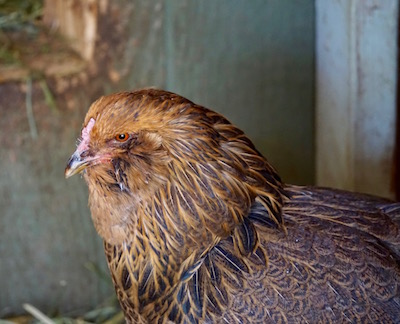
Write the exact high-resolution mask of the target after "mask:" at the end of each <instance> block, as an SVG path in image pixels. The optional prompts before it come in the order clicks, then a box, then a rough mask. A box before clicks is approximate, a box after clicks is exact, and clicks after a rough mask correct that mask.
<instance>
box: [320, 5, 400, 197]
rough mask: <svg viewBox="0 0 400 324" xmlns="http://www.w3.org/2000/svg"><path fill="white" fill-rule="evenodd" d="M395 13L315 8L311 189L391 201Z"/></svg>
mask: <svg viewBox="0 0 400 324" xmlns="http://www.w3.org/2000/svg"><path fill="white" fill-rule="evenodd" d="M398 7H399V4H398V1H397V0H387V1H379V0H368V1H365V0H352V1H348V0H337V1H330V0H318V1H316V26H317V32H316V52H317V57H316V58H317V65H316V70H317V77H316V138H317V139H316V168H317V177H316V179H317V184H318V185H324V186H332V187H337V188H343V189H348V190H354V191H361V192H367V193H371V194H376V195H379V196H386V197H391V198H393V197H394V189H393V188H391V176H392V167H393V158H394V145H395V127H396V126H395V116H396V77H397V76H396V71H397V69H396V66H397V41H396V40H397V23H398Z"/></svg>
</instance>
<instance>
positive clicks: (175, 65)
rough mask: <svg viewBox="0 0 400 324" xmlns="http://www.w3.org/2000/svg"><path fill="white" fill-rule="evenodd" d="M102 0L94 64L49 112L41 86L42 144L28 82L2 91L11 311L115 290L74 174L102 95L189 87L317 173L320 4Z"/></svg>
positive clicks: (1, 251) (306, 174)
mask: <svg viewBox="0 0 400 324" xmlns="http://www.w3.org/2000/svg"><path fill="white" fill-rule="evenodd" d="M60 1H63V0H60ZM71 3H73V2H71ZM99 3H100V4H101V6H100V7H99V8H98V12H99V15H100V16H99V18H98V20H97V21H98V25H97V28H98V31H97V43H96V47H95V49H94V52H93V53H94V55H93V59H92V60H91V61H90V62H89V66H88V69H87V71H86V73H85V74H83V75H82V76H80V77H79V78H71V79H65V80H57V81H56V82H54V80H51V81H50V85H51V87H52V89H53V91H54V93H55V94H56V95H57V100H58V102H59V104H60V111H59V112H51V111H49V108H48V106H46V104H45V102H44V99H43V96H42V95H41V94H40V93H41V92H40V88H39V87H38V86H37V84H36V86H34V93H35V98H36V99H35V100H34V107H33V110H34V115H35V118H36V121H37V129H38V138H37V139H36V140H35V141H33V140H32V139H31V138H30V135H29V127H28V124H27V119H26V113H25V92H24V87H23V86H16V85H7V86H2V88H0V97H1V98H2V100H0V114H1V117H2V118H1V119H0V123H1V124H0V141H1V142H0V143H1V146H0V208H1V211H2V213H1V217H0V317H1V316H4V315H5V314H10V313H15V312H21V311H22V310H21V304H22V303H24V302H30V303H32V304H33V305H34V306H37V307H38V308H39V309H41V310H42V311H44V312H54V311H60V312H62V313H66V312H69V313H71V312H75V313H76V312H82V311H84V310H85V309H88V308H90V307H94V306H95V305H97V304H98V303H99V302H100V301H101V300H104V299H105V298H107V297H108V296H109V295H110V294H111V293H112V292H111V289H110V287H109V286H107V284H105V283H103V282H102V281H101V279H99V278H97V277H96V276H95V275H94V274H93V273H90V271H88V270H87V269H86V268H85V263H86V261H88V260H89V261H92V262H94V263H96V264H99V265H101V266H102V267H103V269H104V256H103V251H102V246H101V242H100V240H99V239H98V237H97V235H96V233H95V231H94V229H93V226H92V224H91V220H90V216H89V212H88V209H87V193H86V187H85V184H84V183H83V180H82V179H80V178H79V177H75V178H72V179H70V180H68V181H65V180H64V179H63V168H64V166H65V162H66V160H67V158H68V156H69V154H71V152H72V150H73V149H74V147H75V139H76V137H77V136H78V134H79V129H80V125H81V123H82V120H83V115H84V113H85V111H86V110H87V108H88V106H89V103H90V102H91V101H92V100H94V99H95V98H96V97H97V96H99V95H100V94H104V93H109V92H112V91H117V90H125V89H131V88H138V87H145V86H158V87H162V88H166V89H168V90H172V91H176V92H178V93H181V94H182V95H185V96H187V97H188V98H190V99H192V100H194V101H196V102H198V103H200V104H203V105H206V106H208V107H210V108H213V109H216V110H219V111H221V112H222V113H224V114H226V115H227V117H228V118H230V119H231V120H232V121H233V122H235V123H237V124H238V125H239V126H240V127H242V128H243V129H244V130H245V131H246V132H247V133H248V134H249V135H250V137H251V138H252V139H253V140H254V142H255V143H256V145H257V146H258V147H259V149H260V150H261V151H262V152H264V153H265V155H266V156H267V157H268V158H269V159H270V160H271V162H272V163H273V164H274V165H275V166H276V167H277V169H278V170H279V171H280V173H281V174H282V176H283V178H284V180H286V181H290V182H296V183H312V182H313V174H314V163H313V161H314V155H313V152H314V148H313V87H314V68H313V66H314V1H312V0H296V1H292V0H283V1H282V0H252V1H239V0H220V1H214V0H202V1H189V0H179V1H178V0H170V1H154V0H151V1H139V0H135V1H131V0H129V1H128V0H118V1H106V0H102V1H100V2H99ZM63 83H66V84H67V85H68V86H63ZM35 89H36V90H35Z"/></svg>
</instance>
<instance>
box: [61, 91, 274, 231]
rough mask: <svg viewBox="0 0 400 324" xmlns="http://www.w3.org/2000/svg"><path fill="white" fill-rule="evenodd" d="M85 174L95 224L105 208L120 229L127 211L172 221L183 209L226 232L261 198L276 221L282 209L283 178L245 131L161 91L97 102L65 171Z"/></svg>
mask: <svg viewBox="0 0 400 324" xmlns="http://www.w3.org/2000/svg"><path fill="white" fill-rule="evenodd" d="M81 171H83V172H84V177H85V179H86V181H87V183H88V185H89V193H90V195H89V196H90V199H91V202H90V206H91V210H92V216H94V220H95V225H96V219H101V218H102V217H103V218H104V219H106V218H105V217H104V213H105V209H107V206H112V208H111V207H109V210H110V215H111V214H112V216H110V217H109V216H107V217H108V218H107V219H106V220H103V221H101V222H100V221H99V222H100V223H105V222H107V223H109V222H111V223H112V224H114V225H115V224H122V225H121V226H122V227H123V224H124V222H127V219H130V218H132V217H133V216H132V213H133V212H132V211H131V214H129V215H127V214H128V212H127V210H132V209H133V208H136V209H137V208H139V207H138V206H141V208H142V210H143V214H146V215H147V214H151V215H154V214H162V217H163V218H164V219H165V218H168V217H170V218H171V222H178V221H179V218H177V217H176V216H175V215H176V214H179V213H181V214H182V213H183V214H184V215H183V216H182V215H181V216H182V217H184V218H185V219H186V220H187V221H188V222H192V221H193V228H194V229H196V228H198V227H199V226H203V225H204V224H205V225H206V227H207V228H209V229H210V231H212V232H214V234H215V233H216V235H218V236H226V235H228V234H229V233H230V231H231V230H232V229H233V228H234V226H235V224H237V223H238V222H241V221H242V220H243V217H245V215H247V213H248V211H249V209H250V206H251V204H252V203H253V202H254V200H255V199H256V198H257V197H258V198H257V199H259V200H260V202H261V203H262V204H264V205H265V206H266V208H268V209H270V210H271V215H272V214H273V215H272V217H273V218H274V217H275V216H276V217H278V216H279V214H280V202H281V183H280V179H279V177H278V176H277V175H276V173H275V171H274V169H273V168H272V167H271V166H270V165H269V164H268V162H267V161H266V160H265V158H264V157H262V156H261V155H260V154H259V153H258V151H257V150H256V149H255V148H254V146H253V144H252V143H251V141H250V140H249V139H248V138H247V137H246V136H245V135H244V133H243V132H242V131H241V130H239V129H238V128H237V127H235V126H234V125H232V124H231V123H229V122H228V121H227V120H226V119H225V118H224V117H223V116H221V115H220V114H218V113H215V112H213V111H211V110H208V109H206V108H203V107H201V106H198V105H196V104H194V103H192V102H191V101H189V100H187V99H185V98H183V97H181V96H178V95H176V94H173V93H170V92H166V91H163V90H155V89H147V90H139V91H135V92H123V93H117V94H114V95H109V96H105V97H102V98H100V99H99V100H97V101H96V102H94V103H93V104H92V106H91V107H90V109H89V111H88V113H87V115H86V118H85V121H84V125H83V129H82V134H81V140H80V143H79V145H78V147H77V149H76V151H75V152H74V154H73V155H72V156H71V159H70V160H69V162H68V165H67V168H66V170H65V176H66V177H70V176H71V175H74V174H76V173H79V172H81ZM121 206H122V207H121ZM132 206H134V207H132ZM149 206H150V207H149ZM157 206H160V209H157ZM116 208H119V209H120V210H119V213H118V212H114V210H115V209H116ZM150 209H151V210H152V211H150V212H149V211H148V210H150ZM140 212H141V211H140V210H136V211H135V212H134V213H133V214H134V215H136V216H134V217H139V216H137V215H139V214H140ZM96 215H97V216H96ZM115 215H117V216H115ZM146 215H144V216H143V217H147V216H146ZM274 215H275V216H274ZM110 219H112V221H110ZM102 226H103V225H98V226H96V227H97V228H98V229H99V227H102ZM107 226H108V225H107ZM110 226H111V225H110ZM118 226H119V225H118ZM179 226H180V225H179V224H178V223H175V225H173V228H174V230H176V229H177V228H179ZM103 227H104V226H103ZM181 227H182V230H184V229H185V228H186V229H187V224H186V225H182V224H181ZM99 232H100V231H99ZM100 234H101V233H100ZM101 235H102V234H101ZM102 236H103V238H104V236H105V235H102Z"/></svg>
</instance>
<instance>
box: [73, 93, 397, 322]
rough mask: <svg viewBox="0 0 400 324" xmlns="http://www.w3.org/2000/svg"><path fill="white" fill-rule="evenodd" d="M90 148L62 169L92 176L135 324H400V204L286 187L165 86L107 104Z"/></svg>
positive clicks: (99, 220)
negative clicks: (120, 138) (124, 137)
mask: <svg viewBox="0 0 400 324" xmlns="http://www.w3.org/2000/svg"><path fill="white" fill-rule="evenodd" d="M91 121H92V122H91ZM93 122H94V124H93ZM119 134H129V138H128V140H127V141H126V142H119V141H117V140H116V138H117V136H118V135H119ZM82 141H83V142H82V143H83V144H82V145H81V144H80V146H79V147H78V149H77V151H76V152H75V153H74V155H73V157H72V158H71V160H70V162H69V165H68V167H67V169H66V175H67V176H69V175H72V174H74V173H76V172H79V171H81V170H82V169H83V168H85V170H84V171H83V172H84V178H85V180H86V182H87V184H88V187H89V204H90V209H91V213H92V218H93V222H94V225H95V227H96V229H97V231H98V233H99V234H100V236H101V237H102V238H103V240H104V248H105V253H106V256H107V261H108V265H109V269H110V272H111V275H112V279H113V282H114V285H115V289H116V292H117V296H118V298H119V301H120V304H121V307H122V309H123V310H124V312H125V316H126V320H127V322H132V323H134V322H135V323H147V322H151V323H152V322H157V323H166V322H168V321H171V322H177V323H180V322H190V323H200V322H207V323H287V322H290V323H303V322H304V323H314V322H321V323H341V322H363V323H374V322H382V323H383V322H385V323H398V322H399V314H400V248H399V246H400V204H399V203H392V202H389V201H387V200H384V199H380V198H376V197H372V196H367V195H361V194H353V193H350V192H345V191H339V190H333V189H324V188H314V187H299V186H292V185H283V184H282V182H281V180H280V178H279V176H278V175H277V173H276V171H275V170H274V168H273V167H272V166H271V165H270V164H269V163H268V162H267V160H266V159H265V158H264V157H263V156H262V155H261V154H260V153H259V152H258V151H257V149H256V148H255V147H254V145H253V144H252V143H251V141H250V140H249V139H248V138H247V137H246V135H245V134H244V133H243V132H242V131H241V130H239V129H238V128H237V127H235V126H234V125H232V124H231V123H229V122H228V121H227V120H226V119H225V118H224V117H222V116H221V115H219V114H218V113H215V112H213V111H211V110H208V109H206V108H203V107H201V106H198V105H196V104H194V103H192V102H190V101H189V100H187V99H185V98H182V97H180V96H178V95H176V94H173V93H169V92H166V91H162V90H155V89H147V90H140V91H136V92H124V93H118V94H114V95H110V96H106V97H102V98H100V99H99V100H98V101H96V102H95V103H94V104H93V105H92V106H91V108H90V109H89V112H88V114H87V116H86V119H85V122H84V129H83V131H82ZM87 161H88V162H87Z"/></svg>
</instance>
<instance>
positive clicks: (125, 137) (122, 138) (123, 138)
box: [115, 133, 129, 143]
mask: <svg viewBox="0 0 400 324" xmlns="http://www.w3.org/2000/svg"><path fill="white" fill-rule="evenodd" d="M128 138H129V134H128V133H124V134H118V135H117V136H115V139H116V140H117V141H118V142H121V143H122V142H126V141H127V140H128Z"/></svg>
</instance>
